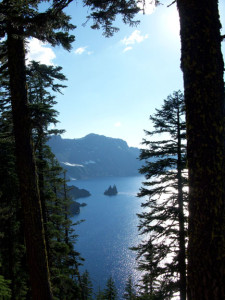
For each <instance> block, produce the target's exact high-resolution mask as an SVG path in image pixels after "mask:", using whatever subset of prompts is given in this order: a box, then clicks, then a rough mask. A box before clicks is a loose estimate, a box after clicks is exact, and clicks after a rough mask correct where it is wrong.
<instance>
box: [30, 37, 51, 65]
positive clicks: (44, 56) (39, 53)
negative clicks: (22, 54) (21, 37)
mask: <svg viewBox="0 0 225 300" xmlns="http://www.w3.org/2000/svg"><path fill="white" fill-rule="evenodd" d="M27 50H28V53H27V59H28V62H30V61H31V60H35V61H39V62H40V63H41V64H45V65H53V62H52V60H53V59H54V58H56V55H55V53H54V51H53V50H52V49H51V48H50V47H49V46H48V44H45V43H43V42H41V41H39V40H38V39H35V38H32V39H31V40H29V41H28V43H27Z"/></svg>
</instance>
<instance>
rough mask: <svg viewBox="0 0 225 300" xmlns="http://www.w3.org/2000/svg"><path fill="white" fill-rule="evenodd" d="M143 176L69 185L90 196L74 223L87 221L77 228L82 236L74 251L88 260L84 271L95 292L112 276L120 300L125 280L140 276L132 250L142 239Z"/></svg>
mask: <svg viewBox="0 0 225 300" xmlns="http://www.w3.org/2000/svg"><path fill="white" fill-rule="evenodd" d="M142 181H144V178H143V177H142V176H137V177H109V178H101V179H91V180H77V181H71V182H70V183H71V184H73V185H76V186H77V187H79V188H84V189H87V190H88V191H89V192H90V193H91V196H90V197H88V198H82V199H79V202H80V203H82V202H85V203H87V206H85V207H81V210H80V214H79V215H76V216H74V217H73V219H72V221H73V222H77V221H78V220H81V219H85V222H83V223H81V224H80V225H78V226H76V233H77V234H78V235H79V238H78V241H77V243H76V246H75V249H76V250H77V251H78V252H80V253H81V256H82V257H83V258H84V259H85V262H84V267H83V268H82V270H85V269H87V270H88V271H89V273H90V276H91V279H92V282H93V287H94V291H95V292H96V291H97V290H98V289H99V287H100V288H104V287H105V283H106V281H107V280H108V278H109V277H110V276H112V278H113V280H114V281H115V284H116V287H117V290H118V294H119V299H122V295H123V292H124V287H125V283H126V280H127V278H128V276H129V275H132V278H133V281H134V282H135V283H137V282H138V279H139V278H140V273H139V272H138V271H137V270H136V269H135V268H136V266H137V265H136V261H135V253H134V252H133V251H131V250H129V247H132V246H137V245H138V243H139V241H140V240H141V237H140V236H138V229H137V225H138V217H137V216H136V214H137V213H139V212H141V210H142V208H141V202H142V200H143V199H139V198H137V197H136V195H137V193H138V191H139V189H140V187H141V183H142ZM114 184H115V185H116V187H117V190H118V194H117V195H116V196H106V195H104V191H105V190H106V189H108V187H109V185H114Z"/></svg>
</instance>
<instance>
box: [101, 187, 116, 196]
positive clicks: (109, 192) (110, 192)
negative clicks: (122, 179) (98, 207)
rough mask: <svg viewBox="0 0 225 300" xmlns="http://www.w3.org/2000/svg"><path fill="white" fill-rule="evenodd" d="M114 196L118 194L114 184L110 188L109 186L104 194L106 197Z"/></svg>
mask: <svg viewBox="0 0 225 300" xmlns="http://www.w3.org/2000/svg"><path fill="white" fill-rule="evenodd" d="M116 194H118V191H117V188H116V186H115V184H114V186H113V187H111V185H110V186H109V188H108V189H107V190H106V191H105V192H104V195H107V196H114V195H116Z"/></svg>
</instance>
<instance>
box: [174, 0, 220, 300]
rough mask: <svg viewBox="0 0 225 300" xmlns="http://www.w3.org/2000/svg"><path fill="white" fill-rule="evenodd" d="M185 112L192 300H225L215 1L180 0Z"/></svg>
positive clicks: (218, 36)
mask: <svg viewBox="0 0 225 300" xmlns="http://www.w3.org/2000/svg"><path fill="white" fill-rule="evenodd" d="M177 6H178V11H179V15H180V25H181V30H180V35H181V67H182V71H183V76H184V94H185V103H186V112H187V156H188V170H189V186H190V190H189V195H190V196H189V246H188V299H189V300H201V299H202V300H220V299H225V255H224V253H225V199H224V198H225V197H224V194H225V184H224V182H225V163H224V160H225V146H224V141H225V132H224V116H225V115H224V82H223V69H224V64H223V57H222V53H221V37H220V28H221V24H220V21H219V12H218V1H217V0H198V1H196V0H177Z"/></svg>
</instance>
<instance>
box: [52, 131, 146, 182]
mask: <svg viewBox="0 0 225 300" xmlns="http://www.w3.org/2000/svg"><path fill="white" fill-rule="evenodd" d="M48 144H49V146H50V147H51V148H52V151H53V153H54V154H55V155H56V157H57V159H58V160H59V162H60V163H61V165H62V166H63V168H65V169H67V171H68V172H67V174H68V176H69V177H71V178H74V179H86V178H94V177H108V176H134V175H138V169H139V168H140V162H139V160H138V159H137V158H138V156H139V149H138V148H132V147H128V145H127V143H126V142H125V141H123V140H121V139H114V138H109V137H105V136H103V135H97V134H93V133H92V134H89V135H87V136H85V137H83V138H80V139H62V138H61V137H60V136H53V137H51V139H50V140H49V142H48Z"/></svg>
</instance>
